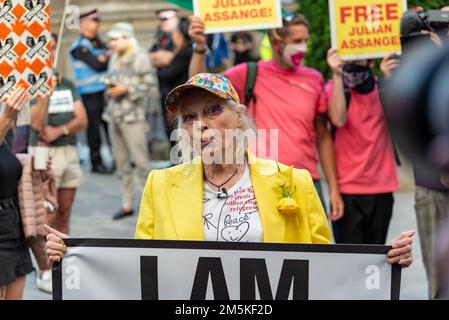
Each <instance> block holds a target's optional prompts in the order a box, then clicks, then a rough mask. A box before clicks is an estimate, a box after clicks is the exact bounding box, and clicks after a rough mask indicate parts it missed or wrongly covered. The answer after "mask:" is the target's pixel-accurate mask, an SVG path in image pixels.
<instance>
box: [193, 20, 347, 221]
mask: <svg viewBox="0 0 449 320" xmlns="http://www.w3.org/2000/svg"><path fill="white" fill-rule="evenodd" d="M282 20H283V26H282V28H278V29H271V30H269V31H268V34H269V39H270V43H271V46H272V48H273V58H272V59H271V60H269V61H260V62H258V63H257V64H256V67H255V68H250V65H249V64H247V63H242V64H240V65H237V66H234V67H232V68H230V69H228V70H226V71H224V72H223V74H224V75H225V76H226V77H227V78H228V79H229V80H231V81H232V83H233V84H234V86H235V88H236V90H237V92H238V94H239V96H240V97H241V99H242V100H243V102H244V103H245V104H246V105H248V111H249V113H250V115H251V117H252V118H253V119H254V121H255V123H256V124H257V126H258V128H260V129H266V130H268V131H271V130H277V132H278V137H279V144H278V146H279V160H280V161H281V162H283V163H285V164H287V165H293V166H294V167H295V168H298V169H307V170H308V171H309V172H310V173H311V175H312V178H313V180H314V183H315V187H316V188H317V191H318V194H319V195H320V198H321V199H322V203H323V206H324V207H326V206H325V200H324V195H323V192H322V185H321V177H320V172H319V170H318V164H319V163H320V164H321V166H322V168H323V171H324V174H325V176H326V180H327V184H328V186H329V202H330V207H331V210H330V214H329V216H330V219H332V220H338V219H340V218H341V217H342V216H343V214H344V213H343V208H344V204H343V199H342V197H341V195H340V190H339V188H338V181H337V174H336V167H335V157H334V148H333V142H332V136H331V134H330V132H329V130H328V127H327V125H328V116H327V101H326V100H327V97H326V92H325V86H324V79H323V76H322V74H321V73H320V72H319V71H317V70H315V69H313V68H309V67H306V66H304V64H303V60H304V58H305V55H306V52H307V43H308V41H309V22H308V21H307V19H306V18H305V17H304V16H303V15H302V14H296V13H291V12H285V13H283V16H282ZM190 37H191V38H192V40H193V41H194V42H195V49H194V54H193V56H192V60H191V63H190V76H193V75H194V74H197V73H201V72H205V71H206V70H207V64H206V62H207V58H206V56H207V47H208V43H207V35H205V25H204V22H203V21H202V20H201V18H199V17H195V16H192V17H191V23H190ZM254 69H255V70H254ZM251 74H252V75H253V76H251ZM252 78H255V82H254V85H253V86H252V89H253V90H252V95H251V94H249V91H250V90H248V89H249V87H250V86H249V84H250V83H251V81H249V79H252ZM267 140H268V141H267V144H268V145H269V144H270V140H271V138H267ZM261 156H266V155H261Z"/></svg>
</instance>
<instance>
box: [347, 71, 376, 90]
mask: <svg viewBox="0 0 449 320" xmlns="http://www.w3.org/2000/svg"><path fill="white" fill-rule="evenodd" d="M343 80H344V82H345V85H346V86H348V87H349V88H351V89H354V90H355V91H357V92H360V93H363V94H367V93H370V92H371V91H373V90H374V87H375V85H376V81H375V79H374V74H373V71H372V70H371V68H370V67H368V66H359V65H357V64H352V63H348V64H345V65H344V67H343Z"/></svg>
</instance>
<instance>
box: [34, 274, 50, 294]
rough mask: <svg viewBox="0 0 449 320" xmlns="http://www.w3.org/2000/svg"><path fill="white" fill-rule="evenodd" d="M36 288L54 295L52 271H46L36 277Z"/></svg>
mask: <svg viewBox="0 0 449 320" xmlns="http://www.w3.org/2000/svg"><path fill="white" fill-rule="evenodd" d="M36 287H37V288H38V289H39V290H41V291H44V292H46V293H52V289H53V285H52V281H51V270H47V271H44V272H43V273H42V274H39V275H38V276H37V277H36Z"/></svg>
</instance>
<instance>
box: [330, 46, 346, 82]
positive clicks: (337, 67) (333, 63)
mask: <svg viewBox="0 0 449 320" xmlns="http://www.w3.org/2000/svg"><path fill="white" fill-rule="evenodd" d="M327 64H328V65H329V68H330V69H331V70H332V74H333V75H335V76H342V75H343V65H344V62H343V60H342V59H341V57H340V56H339V55H338V51H337V49H329V51H327Z"/></svg>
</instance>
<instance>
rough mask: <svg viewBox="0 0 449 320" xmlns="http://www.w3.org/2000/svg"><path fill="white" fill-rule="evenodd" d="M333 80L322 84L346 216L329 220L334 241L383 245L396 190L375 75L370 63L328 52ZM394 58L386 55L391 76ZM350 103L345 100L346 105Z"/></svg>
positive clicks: (385, 66)
mask: <svg viewBox="0 0 449 320" xmlns="http://www.w3.org/2000/svg"><path fill="white" fill-rule="evenodd" d="M327 60H328V64H329V67H330V68H331V70H332V74H333V76H332V80H330V81H329V82H328V84H327V86H326V92H327V95H328V101H329V118H330V119H331V122H332V124H333V125H334V126H335V127H336V131H335V137H334V144H335V158H336V164H337V176H338V185H339V188H340V191H341V193H342V196H343V201H344V204H345V208H344V212H345V215H344V217H343V218H342V219H339V220H338V221H334V222H333V230H334V237H335V241H336V243H360V244H385V241H386V236H387V232H388V226H389V223H390V219H391V216H392V212H393V203H394V198H393V192H395V191H397V190H398V179H397V174H396V160H395V154H394V149H393V146H392V139H391V137H390V135H389V132H388V128H387V123H386V120H385V116H384V112H383V107H382V103H381V99H380V95H379V90H378V83H377V82H378V81H377V78H376V77H375V76H374V74H373V71H372V69H373V68H374V64H375V63H374V62H375V61H373V60H358V61H351V62H347V63H345V62H343V60H342V59H341V58H340V57H339V56H338V54H337V51H336V50H335V49H331V50H329V52H328V58H327ZM398 64H399V62H398V60H394V59H390V56H389V57H386V58H385V59H384V60H383V62H382V69H383V70H385V72H391V70H392V69H394V68H396V67H397V66H398ZM348 100H349V101H348Z"/></svg>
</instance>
